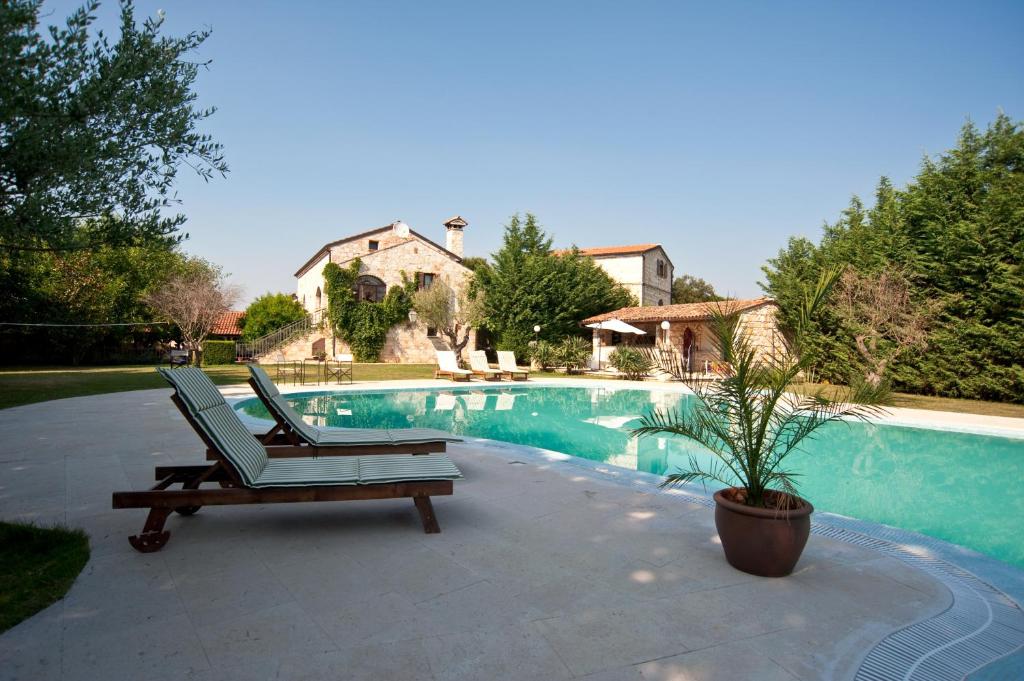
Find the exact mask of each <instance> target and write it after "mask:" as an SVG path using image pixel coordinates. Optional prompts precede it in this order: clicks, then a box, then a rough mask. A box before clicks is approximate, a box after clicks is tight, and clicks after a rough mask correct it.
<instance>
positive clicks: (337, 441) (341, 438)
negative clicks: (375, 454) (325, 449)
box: [315, 428, 391, 445]
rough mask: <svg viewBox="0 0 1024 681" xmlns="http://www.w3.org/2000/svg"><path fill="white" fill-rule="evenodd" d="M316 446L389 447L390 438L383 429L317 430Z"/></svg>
mask: <svg viewBox="0 0 1024 681" xmlns="http://www.w3.org/2000/svg"><path fill="white" fill-rule="evenodd" d="M315 442H316V444H318V445H390V444H391V436H390V435H389V434H388V431H387V430H384V429H383V428H380V429H378V428H317V429H316V440H315Z"/></svg>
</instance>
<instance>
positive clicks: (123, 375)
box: [0, 364, 434, 409]
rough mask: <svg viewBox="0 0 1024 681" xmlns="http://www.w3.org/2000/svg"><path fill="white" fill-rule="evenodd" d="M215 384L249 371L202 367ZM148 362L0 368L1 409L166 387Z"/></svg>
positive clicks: (401, 370)
mask: <svg viewBox="0 0 1024 681" xmlns="http://www.w3.org/2000/svg"><path fill="white" fill-rule="evenodd" d="M203 370H204V371H205V372H206V373H207V374H208V375H209V376H210V378H211V379H213V382H214V383H217V384H218V385H228V384H231V383H245V382H246V381H247V380H248V379H249V371H248V370H247V369H246V368H245V366H244V365H235V364H233V365H226V366H211V367H203ZM354 373H355V378H356V380H357V381H386V380H395V379H401V378H431V377H432V376H433V375H434V366H433V365H432V364H357V365H355V371H354ZM166 387H168V386H167V381H165V380H164V379H162V378H160V376H159V375H158V374H157V373H156V371H155V370H154V367H153V366H151V365H146V366H116V367H86V368H69V367H21V368H9V369H0V409H4V408H6V407H16V406H18V405H21V404H31V403H33V402H44V401H46V400H58V399H61V398H63V397H78V396H79V395H99V394H101V393H116V392H123V391H125V390H146V389H149V388H166Z"/></svg>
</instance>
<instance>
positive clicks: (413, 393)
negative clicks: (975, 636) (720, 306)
mask: <svg viewBox="0 0 1024 681" xmlns="http://www.w3.org/2000/svg"><path fill="white" fill-rule="evenodd" d="M287 399H288V401H289V402H290V403H291V404H292V405H293V406H294V407H295V408H296V409H297V410H298V411H299V412H300V413H302V414H304V415H305V418H306V420H307V421H309V422H310V423H312V424H314V425H317V426H337V427H349V428H385V427H387V428H402V427H428V428H439V429H441V430H447V431H450V432H452V433H455V434H459V435H469V436H474V437H483V438H490V439H494V440H502V441H505V442H512V443H516V444H524V445H531V446H534V447H541V448H544V449H550V450H554V451H557V452H562V453H565V454H571V455H573V456H578V457H583V458H586V459H591V460H594V461H601V462H604V463H607V464H610V465H613V466H619V467H622V468H627V469H631V470H639V471H645V472H648V473H654V474H657V475H661V474H664V473H665V472H672V471H674V470H676V469H677V468H678V467H680V466H685V465H686V464H687V462H688V461H689V458H690V456H691V455H693V456H696V457H698V458H701V459H710V458H711V455H710V454H709V453H708V452H707V451H706V450H703V449H702V448H701V447H699V446H698V445H696V444H695V443H693V442H691V441H689V440H686V439H685V438H681V437H677V436H658V437H654V436H650V437H644V438H639V439H638V438H634V437H632V436H631V435H630V429H631V428H634V427H636V426H637V425H638V420H639V418H640V417H641V416H642V415H644V414H646V413H648V412H650V411H651V410H652V409H663V410H664V409H680V410H683V409H687V408H688V407H689V406H690V405H692V402H691V400H694V399H695V398H693V397H692V396H687V395H682V394H678V393H670V392H665V391H657V390H650V391H648V390H616V389H608V388H557V387H529V388H526V387H515V386H510V387H502V388H497V387H495V388H476V389H468V390H458V389H456V390H446V391H440V392H439V391H436V390H401V391H371V392H362V393H328V394H324V393H319V394H296V395H289V396H287ZM236 408H237V409H238V410H239V411H241V412H244V413H246V414H248V415H250V416H253V417H256V418H269V416H268V415H267V412H266V410H265V409H264V407H263V405H262V404H261V403H260V402H259V401H258V400H255V399H250V400H246V401H244V402H241V403H240V404H239V405H237V407H236ZM787 463H788V464H789V465H788V468H789V470H791V471H794V472H797V473H800V474H801V475H800V477H799V478H798V479H797V483H798V485H799V490H800V493H801V495H802V496H804V497H805V498H807V499H809V500H810V501H811V503H813V504H814V506H815V508H816V509H818V510H821V511H831V512H833V513H840V514H843V515H847V516H852V517H855V518H861V519H864V520H871V521H875V522H879V523H885V524H887V525H894V526H896V527H901V528H903V529H907V530H913V531H916V532H921V533H923V534H927V535H930V536H933V537H938V538H940V539H945V540H947V541H950V542H953V543H955V544H960V545H962V546H967V547H969V548H972V549H974V550H976V551H979V552H981V553H985V554H987V555H990V556H993V557H995V558H998V559H1001V560H1004V561H1007V562H1009V563H1012V564H1014V565H1017V566H1019V567H1022V568H1024V539H1022V538H1024V494H1021V493H1020V484H1021V481H1022V480H1024V440H1014V439H1010V438H1001V437H992V436H985V435H971V434H965V433H954V432H946V431H940V430H930V429H921V428H905V427H899V426H882V425H872V424H865V423H860V422H855V423H849V424H847V423H833V424H828V425H826V426H825V427H823V428H822V429H821V430H819V431H818V433H817V434H816V435H815V438H814V439H813V440H809V441H805V444H804V447H803V449H802V450H801V451H799V452H797V453H795V454H793V455H792V456H791V457H790V458H789V459H788V460H787Z"/></svg>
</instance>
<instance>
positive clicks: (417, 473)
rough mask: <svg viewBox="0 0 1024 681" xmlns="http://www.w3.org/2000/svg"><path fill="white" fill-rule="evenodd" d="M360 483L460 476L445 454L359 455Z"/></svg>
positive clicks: (459, 477)
mask: <svg viewBox="0 0 1024 681" xmlns="http://www.w3.org/2000/svg"><path fill="white" fill-rule="evenodd" d="M356 459H357V460H358V461H359V484H360V485H372V484H375V483H386V482H412V481H417V480H459V479H461V478H462V473H460V472H459V469H458V468H456V467H455V464H453V463H452V462H451V460H449V459H448V457H447V456H445V455H444V454H425V455H420V456H414V455H412V454H384V455H380V456H359V457H356Z"/></svg>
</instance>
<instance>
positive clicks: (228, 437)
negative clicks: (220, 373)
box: [195, 404, 267, 485]
mask: <svg viewBox="0 0 1024 681" xmlns="http://www.w3.org/2000/svg"><path fill="white" fill-rule="evenodd" d="M195 417H196V421H198V422H199V425H200V426H202V428H203V430H204V431H206V434H207V435H209V436H210V439H211V440H213V441H214V443H215V444H216V445H217V449H219V450H220V452H221V453H222V454H223V455H224V456H225V457H227V459H228V461H230V462H231V463H232V464H234V466H235V468H237V469H238V472H239V474H240V475H241V476H242V480H244V481H245V483H246V484H247V485H251V484H253V482H255V481H256V479H258V478H259V477H260V474H261V473H262V472H263V469H264V468H266V466H267V450H266V449H264V447H263V445H261V444H260V443H259V441H258V440H256V438H254V437H253V436H252V433H250V432H249V431H248V430H247V429H246V427H245V426H244V425H242V422H241V421H240V420H239V418H238V415H237V414H236V413H235V412H234V411H233V410H232V409H231V407H229V406H228V405H227V404H219V405H217V406H215V407H210V408H209V409H204V410H203V411H201V412H199V413H198V414H196V415H195Z"/></svg>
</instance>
